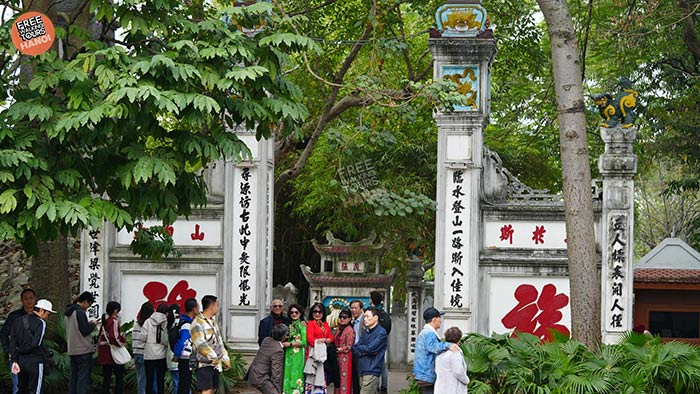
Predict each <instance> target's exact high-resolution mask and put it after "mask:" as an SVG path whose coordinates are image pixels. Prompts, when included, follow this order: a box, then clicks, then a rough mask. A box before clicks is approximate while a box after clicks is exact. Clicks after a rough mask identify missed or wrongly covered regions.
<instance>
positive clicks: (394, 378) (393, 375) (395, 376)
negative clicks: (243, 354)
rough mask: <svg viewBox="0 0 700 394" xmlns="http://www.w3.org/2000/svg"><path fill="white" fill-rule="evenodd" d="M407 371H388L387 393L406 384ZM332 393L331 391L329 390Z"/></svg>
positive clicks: (243, 390) (243, 391)
mask: <svg viewBox="0 0 700 394" xmlns="http://www.w3.org/2000/svg"><path fill="white" fill-rule="evenodd" d="M409 373H410V372H408V371H389V390H388V392H389V394H398V393H400V392H401V389H404V388H406V387H407V386H408V384H407V383H406V377H407V376H408V375H409ZM235 393H239V394H254V393H255V394H257V393H260V392H259V391H258V390H256V389H254V388H252V387H250V386H242V387H240V389H238V390H236V391H235ZM329 393H331V394H332V392H330V391H329Z"/></svg>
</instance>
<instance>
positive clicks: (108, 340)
mask: <svg viewBox="0 0 700 394" xmlns="http://www.w3.org/2000/svg"><path fill="white" fill-rule="evenodd" d="M121 309H122V306H121V305H119V303H118V302H116V301H110V302H108V303H107V307H106V312H107V313H106V314H104V315H102V327H100V339H99V342H98V345H97V365H101V366H102V379H103V381H102V394H109V389H110V387H111V385H112V374H114V376H115V380H116V382H115V386H114V394H122V392H123V388H124V373H125V372H126V371H125V368H124V366H123V365H119V364H116V363H115V362H114V360H113V359H112V351H111V350H110V346H109V345H115V346H126V338H124V334H123V333H121V332H120V331H119V312H121Z"/></svg>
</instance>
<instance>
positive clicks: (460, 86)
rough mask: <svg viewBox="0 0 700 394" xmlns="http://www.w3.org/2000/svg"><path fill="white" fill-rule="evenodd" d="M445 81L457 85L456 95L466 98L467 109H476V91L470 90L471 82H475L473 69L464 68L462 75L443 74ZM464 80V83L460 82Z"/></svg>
mask: <svg viewBox="0 0 700 394" xmlns="http://www.w3.org/2000/svg"><path fill="white" fill-rule="evenodd" d="M443 78H445V79H449V80H450V81H452V82H454V83H455V84H457V93H460V94H463V95H464V96H465V97H466V98H467V103H466V106H467V107H472V108H474V109H476V108H477V105H476V91H474V90H473V89H472V82H473V81H476V75H475V74H474V69H473V68H471V67H466V68H464V71H463V72H462V73H457V74H445V76H443ZM462 79H464V81H462Z"/></svg>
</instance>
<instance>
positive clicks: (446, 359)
mask: <svg viewBox="0 0 700 394" xmlns="http://www.w3.org/2000/svg"><path fill="white" fill-rule="evenodd" d="M21 301H22V307H21V308H19V309H18V310H16V311H13V312H12V313H10V315H9V316H8V317H7V319H6V321H5V324H4V325H3V327H2V328H0V343H1V344H2V348H3V350H4V352H5V353H6V354H7V355H8V356H9V364H10V369H11V374H12V382H13V391H12V392H13V394H16V393H32V394H34V393H40V392H41V387H42V381H43V377H44V376H45V375H47V374H48V373H49V369H50V367H51V365H52V362H51V354H50V352H49V351H48V349H47V348H46V346H45V344H44V336H45V333H46V319H47V318H48V316H49V314H50V313H55V312H54V311H53V305H52V304H51V302H50V301H48V300H45V299H41V300H38V301H37V300H36V293H35V291H34V290H32V289H25V290H23V291H22V293H21ZM382 301H383V296H382V294H381V293H379V292H376V291H374V292H372V293H371V294H370V305H369V307H368V308H367V309H366V310H365V308H364V304H363V302H362V301H360V300H353V301H352V302H351V303H350V308H348V309H342V310H341V311H340V313H338V314H337V320H336V323H337V324H335V325H336V327H335V328H334V329H331V327H330V325H329V322H328V321H327V315H326V307H325V306H324V305H323V304H321V303H315V304H313V305H312V306H311V307H310V308H309V313H308V318H307V319H305V318H304V312H305V309H304V307H302V306H301V305H299V304H292V305H290V306H289V307H288V308H287V314H286V315H285V314H284V304H283V302H282V301H281V300H279V299H275V300H273V301H272V304H271V305H270V307H271V308H270V309H271V311H270V315H269V316H267V317H265V318H264V319H262V320H261V321H260V325H259V328H258V343H259V344H260V349H259V351H258V353H257V355H256V356H255V359H254V360H253V362H252V363H251V365H250V368H249V370H248V374H247V379H248V382H249V383H250V384H251V385H252V386H254V387H255V388H257V389H259V390H260V391H262V393H263V394H279V393H284V394H301V393H305V394H319V393H321V394H326V393H327V392H328V386H331V385H332V386H333V388H334V393H335V394H350V393H353V394H358V393H359V394H375V393H377V392H380V393H382V392H384V393H385V392H386V390H387V378H386V376H387V373H386V366H385V362H384V361H385V353H386V349H387V344H388V334H389V332H390V331H391V318H390V316H389V314H388V313H387V312H386V311H384V309H383V307H382ZM94 302H95V299H94V296H93V295H92V293H90V292H83V293H82V294H80V295H79V296H78V297H77V298H76V299H75V300H74V302H73V303H72V304H70V305H68V306H67V307H66V310H65V325H66V340H67V345H68V354H69V355H70V378H69V385H68V392H69V393H70V394H73V393H76V394H78V393H79V394H87V393H89V392H91V388H92V382H91V372H92V365H93V356H94V353H95V350H97V364H98V365H100V366H101V367H102V374H103V385H102V393H110V390H111V386H112V376H114V381H115V385H114V393H115V394H121V393H122V392H123V383H124V374H125V367H124V364H126V363H127V362H128V361H129V360H130V359H131V355H129V354H128V352H127V351H126V338H125V333H124V332H122V331H121V328H120V327H121V322H120V312H121V305H120V304H119V303H118V302H116V301H110V302H108V303H107V305H106V307H105V312H106V313H105V314H104V315H103V316H102V318H101V320H99V321H96V320H89V318H88V314H87V310H88V309H89V308H90V306H91V305H92V304H93V303H94ZM184 307H185V311H184V313H182V314H180V308H179V307H178V306H177V305H170V306H168V305H167V304H159V305H157V306H156V308H155V309H154V307H153V305H152V304H151V303H150V302H145V303H144V304H143V305H141V308H140V310H139V312H138V314H137V316H136V321H135V322H134V327H133V330H132V352H133V360H134V365H135V369H136V375H137V379H136V383H137V386H138V392H139V394H145V393H149V394H152V393H156V394H161V393H165V373H166V371H168V370H170V372H171V377H172V381H173V387H174V390H173V392H174V393H178V394H189V393H190V392H191V391H190V387H191V386H192V372H193V371H194V373H195V374H196V377H197V389H198V390H199V391H200V392H201V393H203V394H213V392H214V391H216V390H217V388H218V387H219V375H220V374H221V372H222V371H223V370H225V369H228V368H229V367H230V361H229V357H228V353H227V351H226V349H225V347H224V339H223V336H222V335H221V332H220V331H219V327H218V325H217V323H216V318H215V317H216V315H217V314H218V310H219V304H218V300H217V298H216V297H215V296H212V295H207V296H204V297H203V298H202V300H201V311H200V305H199V304H198V303H197V300H196V299H194V298H190V299H187V300H186V301H185V303H184ZM442 315H443V314H442V313H441V312H439V311H438V310H437V309H435V308H432V307H430V308H427V309H426V310H425V311H424V313H423V319H424V320H425V323H426V324H425V327H424V328H423V330H422V331H421V333H420V335H419V336H418V338H417V340H416V348H415V358H414V367H413V372H414V376H415V379H416V382H417V384H418V385H419V386H420V387H421V389H422V391H423V393H432V392H439V393H440V394H446V393H455V394H457V393H460V394H461V393H466V392H467V384H468V383H469V378H468V377H467V373H466V364H465V362H464V356H463V355H462V352H461V349H460V348H459V346H458V344H459V341H460V340H461V338H462V332H461V331H460V330H459V329H458V328H457V327H452V328H450V329H448V330H447V331H446V332H445V339H446V342H441V341H440V335H439V333H438V330H439V329H440V327H441V325H442ZM124 353H126V355H125V354H124Z"/></svg>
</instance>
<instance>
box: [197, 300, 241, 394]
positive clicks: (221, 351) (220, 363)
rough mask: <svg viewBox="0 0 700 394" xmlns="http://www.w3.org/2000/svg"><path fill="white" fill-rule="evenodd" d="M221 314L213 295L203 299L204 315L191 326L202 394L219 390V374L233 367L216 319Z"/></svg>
mask: <svg viewBox="0 0 700 394" xmlns="http://www.w3.org/2000/svg"><path fill="white" fill-rule="evenodd" d="M218 312H219V301H217V299H216V297H215V296H213V295H205V296H204V297H203V298H202V313H200V314H199V315H197V316H196V317H195V318H194V320H193V321H192V324H191V326H190V337H191V340H192V355H191V356H190V357H196V359H197V370H196V374H197V388H198V389H199V391H201V392H202V394H213V393H214V392H215V391H216V389H217V388H219V374H221V371H222V370H227V369H229V368H230V367H231V361H230V360H229V358H228V352H226V348H225V347H224V341H223V338H222V337H221V331H219V326H218V325H217V324H216V320H214V317H215V316H216V314H217V313H218Z"/></svg>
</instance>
